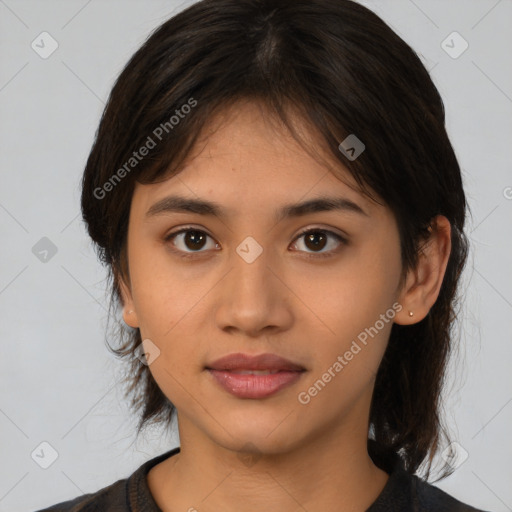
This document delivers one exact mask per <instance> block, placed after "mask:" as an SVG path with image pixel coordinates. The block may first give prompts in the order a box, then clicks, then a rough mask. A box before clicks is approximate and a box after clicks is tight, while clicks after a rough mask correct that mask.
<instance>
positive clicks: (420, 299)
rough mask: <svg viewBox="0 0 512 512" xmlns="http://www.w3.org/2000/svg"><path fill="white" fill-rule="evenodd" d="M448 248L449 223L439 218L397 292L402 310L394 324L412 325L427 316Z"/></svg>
mask: <svg viewBox="0 0 512 512" xmlns="http://www.w3.org/2000/svg"><path fill="white" fill-rule="evenodd" d="M451 247H452V245H451V226H450V221H449V220H448V219H447V218H446V217H444V216H443V215H438V216H436V217H435V218H434V219H433V221H432V224H431V229H430V235H429V238H428V239H427V240H426V241H425V242H424V244H423V245H422V247H421V249H420V252H419V255H418V264H417V265H416V268H414V269H410V270H409V272H408V273H407V277H406V280H405V284H404V286H403V287H402V289H401V291H400V294H399V297H398V302H399V303H400V304H401V305H402V307H403V309H402V310H400V312H398V313H397V314H396V316H395V322H396V323H397V324H400V325H410V324H414V323H416V322H419V321H420V320H423V319H424V318H425V317H426V316H427V314H428V312H429V311H430V308H431V307H432V306H433V305H434V303H435V301H436V300H437V297H438V295H439V290H440V289H441V285H442V283H443V279H444V274H445V272H446V266H447V265H448V259H449V257H450V252H451ZM410 312H412V313H413V314H412V316H411V315H410Z"/></svg>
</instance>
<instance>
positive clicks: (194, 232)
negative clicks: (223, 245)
mask: <svg viewBox="0 0 512 512" xmlns="http://www.w3.org/2000/svg"><path fill="white" fill-rule="evenodd" d="M208 238H210V239H211V240H213V238H211V236H210V235H208V234H207V233H205V232H204V231H202V230H200V229H194V228H191V227H186V228H182V229H180V230H179V231H175V232H174V233H170V234H169V235H167V236H166V237H165V241H166V242H171V250H172V251H174V252H177V253H180V254H179V255H180V256H181V257H183V258H194V253H197V252H204V251H200V249H203V248H204V247H205V241H206V240H207V239H208ZM174 239H176V243H175V242H174ZM179 244H181V247H182V248H178V249H175V248H174V247H176V245H179ZM213 245H214V247H213V248H215V247H219V244H217V243H215V244H213ZM183 247H184V248H183ZM210 248H212V247H210ZM188 249H190V250H188Z"/></svg>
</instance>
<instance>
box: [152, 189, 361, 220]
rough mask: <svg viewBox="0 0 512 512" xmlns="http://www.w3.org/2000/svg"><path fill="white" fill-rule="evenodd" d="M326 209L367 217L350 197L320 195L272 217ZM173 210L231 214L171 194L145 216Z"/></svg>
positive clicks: (212, 206)
mask: <svg viewBox="0 0 512 512" xmlns="http://www.w3.org/2000/svg"><path fill="white" fill-rule="evenodd" d="M327 211H347V212H353V213H357V214H359V215H364V216H366V217H369V215H368V213H366V212H365V211H364V210H363V208H361V206H359V205H358V204H356V203H354V202H353V201H351V200H350V199H347V198H344V197H328V196H321V197H317V198H314V199H310V200H308V201H304V202H302V203H296V204H287V205H284V206H283V207H281V208H280V209H278V210H276V212H275V216H274V218H275V221H276V222H280V221H281V220H284V219H287V218H294V217H301V216H304V215H308V214H310V213H316V212H327ZM173 212H178V213H179V212H186V213H196V214H198V215H208V216H215V217H219V218H221V217H226V216H228V215H230V214H231V215H232V214H233V212H232V211H231V210H227V209H225V208H224V207H223V206H221V205H220V204H218V203H215V202H213V201H206V200H204V199H193V198H188V197H183V196H176V195H171V196H167V197H164V198H163V199H161V200H160V201H157V202H156V203H155V204H153V205H152V206H151V207H150V208H149V209H148V211H147V212H146V215H145V217H146V218H150V217H154V216H156V215H160V214H164V213H173Z"/></svg>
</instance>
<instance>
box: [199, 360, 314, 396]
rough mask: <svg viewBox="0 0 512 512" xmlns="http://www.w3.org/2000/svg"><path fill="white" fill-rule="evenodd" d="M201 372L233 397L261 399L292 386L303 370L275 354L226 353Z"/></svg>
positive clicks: (304, 370)
mask: <svg viewBox="0 0 512 512" xmlns="http://www.w3.org/2000/svg"><path fill="white" fill-rule="evenodd" d="M205 369H206V370H207V371H208V373H209V374H210V375H211V376H212V377H213V380H214V382H215V383H216V384H218V385H219V386H220V387H221V388H222V389H223V390H224V391H227V392H228V393H230V394H231V395H233V396H236V397H237V398H252V399H261V398H266V397H269V396H271V395H274V394H275V393H277V392H278V391H280V390H282V389H284V388H286V387H288V386H291V385H292V384H294V383H296V382H297V381H298V380H299V379H300V378H301V376H302V374H303V373H305V372H306V369H305V368H304V367H302V366H301V365H299V364H297V363H293V362H291V361H289V360H287V359H284V358H282V357H280V356H277V355H276V354H261V355H259V356H250V355H247V354H240V353H239V354H230V355H228V356H225V357H223V358H221V359H218V360H216V361H214V362H213V363H211V364H209V365H207V366H206V367H205Z"/></svg>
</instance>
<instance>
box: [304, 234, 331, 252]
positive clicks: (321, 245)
mask: <svg viewBox="0 0 512 512" xmlns="http://www.w3.org/2000/svg"><path fill="white" fill-rule="evenodd" d="M317 237H320V238H323V243H322V242H320V243H319V242H318V240H317ZM325 238H326V237H325V236H324V235H323V234H322V233H320V232H315V233H310V234H309V235H308V236H307V237H306V245H308V243H309V242H311V243H312V245H313V247H309V246H308V247H309V248H310V249H311V248H313V249H323V248H324V247H325Z"/></svg>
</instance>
